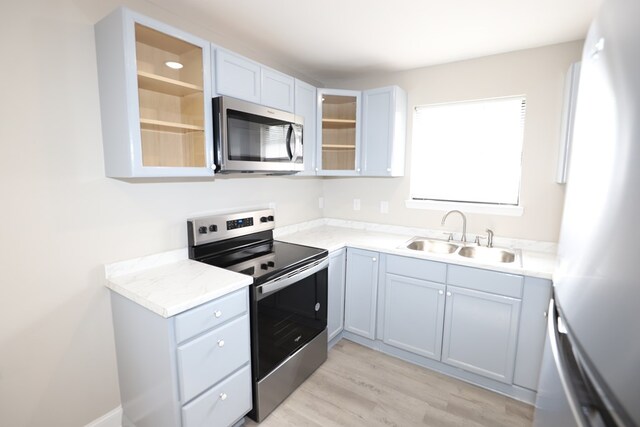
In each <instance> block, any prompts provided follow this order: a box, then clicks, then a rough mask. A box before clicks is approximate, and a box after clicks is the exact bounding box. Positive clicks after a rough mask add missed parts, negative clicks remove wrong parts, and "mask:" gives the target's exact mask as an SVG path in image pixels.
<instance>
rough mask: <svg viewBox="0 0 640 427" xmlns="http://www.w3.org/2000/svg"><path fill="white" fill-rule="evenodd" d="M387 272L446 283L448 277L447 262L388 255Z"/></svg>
mask: <svg viewBox="0 0 640 427" xmlns="http://www.w3.org/2000/svg"><path fill="white" fill-rule="evenodd" d="M387 273H393V274H398V275H400V276H405V277H413V278H414V279H422V280H428V281H430V282H439V283H444V282H445V280H446V277H447V264H443V263H441V262H434V261H427V260H425V259H417V258H410V257H402V256H395V255H387Z"/></svg>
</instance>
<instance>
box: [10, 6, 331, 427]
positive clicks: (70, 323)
mask: <svg viewBox="0 0 640 427" xmlns="http://www.w3.org/2000/svg"><path fill="white" fill-rule="evenodd" d="M116 3H117V2H115V1H100V0H83V1H71V0H66V1H65V0H55V1H53V0H38V1H29V2H20V1H15V2H11V1H4V2H2V5H1V6H0V52H2V57H1V59H0V64H1V71H0V73H1V76H2V78H0V94H1V96H0V117H2V119H1V120H0V143H1V147H2V150H1V154H0V200H1V201H2V202H1V203H2V204H1V209H0V313H1V315H0V316H1V321H0V325H1V326H0V426H6V427H25V426H30V427H31V426H33V427H36V426H38V427H40V426H47V427H58V426H60V427H73V426H82V425H84V424H86V423H88V422H89V421H91V420H93V419H95V418H97V417H99V416H101V415H102V414H105V413H107V412H108V411H110V410H111V409H113V408H115V407H116V406H118V405H119V404H120V398H119V392H118V381H117V373H116V361H115V349H114V340H113V330H112V326H111V311H110V305H109V298H108V292H107V290H106V288H105V287H104V279H103V277H104V273H103V265H104V264H105V263H112V262H115V261H119V260H124V259H129V258H132V257H139V256H144V255H147V254H152V253H157V252H163V251H167V250H172V249H176V248H181V247H185V246H186V223H185V219H186V218H187V217H189V216H191V215H195V214H199V213H204V212H210V211H215V210H225V209H235V208H239V207H240V208H242V207H243V206H266V205H267V204H268V203H269V202H275V203H276V212H277V221H278V224H280V225H286V224H291V223H296V222H301V221H306V220H310V219H314V218H318V217H320V216H321V211H320V210H319V209H318V208H317V206H318V202H317V201H318V197H319V196H320V195H321V192H322V183H321V181H320V180H317V179H308V178H306V179H305V178H302V179H301V178H273V177H266V178H265V177H260V178H239V179H216V180H215V181H213V180H209V181H206V180H205V181H196V182H175V181H174V182H166V181H165V182H157V183H127V182H122V181H118V180H113V179H108V178H105V175H104V166H103V155H102V138H101V130H100V129H101V128H100V114H99V99H98V84H97V70H96V57H95V48H94V35H93V24H94V23H95V22H96V21H98V20H99V19H100V18H101V17H103V16H104V15H106V14H107V13H108V12H110V11H111V10H113V9H114V8H115V7H116V5H117V4H116ZM129 3H130V5H131V6H133V7H134V8H135V9H137V10H139V11H140V12H142V13H146V14H149V15H151V16H155V17H157V18H159V19H162V20H163V21H165V22H167V23H170V24H173V25H176V26H180V27H181V28H185V29H187V30H193V31H194V32H196V33H198V34H199V35H200V36H204V37H208V36H209V34H208V33H206V31H204V30H203V29H201V28H196V27H193V26H191V24H190V23H189V22H186V21H181V20H180V19H179V18H176V17H173V16H171V15H169V14H168V13H167V12H164V11H162V10H158V9H155V8H153V7H152V6H150V4H149V3H147V2H143V1H137V2H134V1H132V2H129ZM214 36H215V35H211V38H212V39H213V38H214Z"/></svg>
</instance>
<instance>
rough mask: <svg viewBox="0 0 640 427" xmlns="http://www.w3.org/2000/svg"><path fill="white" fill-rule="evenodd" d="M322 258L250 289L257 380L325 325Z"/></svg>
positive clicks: (324, 260) (316, 334) (325, 311)
mask: <svg viewBox="0 0 640 427" xmlns="http://www.w3.org/2000/svg"><path fill="white" fill-rule="evenodd" d="M328 263H329V262H328V260H327V259H326V258H325V259H323V260H320V261H316V262H315V263H312V264H311V265H307V266H305V267H302V268H300V269H298V270H296V271H294V272H292V273H290V274H288V275H286V276H283V277H280V278H277V279H274V280H272V281H269V282H267V283H264V284H262V285H260V286H256V287H255V288H254V292H255V295H254V301H253V304H254V307H253V308H254V315H253V319H252V321H253V322H254V328H253V331H252V332H253V334H254V343H255V345H254V348H253V352H254V359H253V360H254V365H255V366H254V373H255V375H256V381H260V380H261V379H263V378H264V377H266V376H267V375H268V374H269V373H270V372H272V371H273V370H274V369H275V368H277V367H278V366H279V365H280V364H281V363H282V362H284V361H285V360H286V359H287V358H288V357H289V356H291V355H292V354H294V353H295V352H296V351H298V350H299V349H300V348H302V347H303V346H304V345H305V344H307V343H308V342H310V341H311V340H312V339H313V338H315V337H316V336H318V335H319V334H320V333H322V332H323V331H324V330H325V329H326V327H327V285H328V282H327V280H328V276H327V266H328Z"/></svg>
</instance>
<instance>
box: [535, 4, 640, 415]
mask: <svg viewBox="0 0 640 427" xmlns="http://www.w3.org/2000/svg"><path fill="white" fill-rule="evenodd" d="M570 156H571V158H570V163H569V175H568V181H567V192H566V200H565V208H564V213H563V218H562V227H561V232H560V242H559V248H558V266H557V269H556V272H555V274H554V300H553V301H552V306H551V307H550V309H549V316H548V326H549V328H548V334H547V343H546V346H545V354H544V358H543V365H542V371H541V374H540V381H539V384H538V397H537V400H536V411H535V418H534V424H535V425H536V426H550V427H555V426H560V427H564V426H599V425H625V426H635V425H640V0H605V1H604V3H603V5H602V7H601V9H600V11H599V13H598V15H597V17H596V19H595V20H594V22H593V23H592V25H591V27H590V29H589V33H588V36H587V39H586V41H585V46H584V51H583V56H582V69H581V75H580V83H579V89H578V97H577V107H576V117H575V128H574V137H573V141H572V146H571V152H570Z"/></svg>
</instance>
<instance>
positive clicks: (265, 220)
mask: <svg viewBox="0 0 640 427" xmlns="http://www.w3.org/2000/svg"><path fill="white" fill-rule="evenodd" d="M267 221H268V219H267V217H266V216H262V217H260V222H267Z"/></svg>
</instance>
